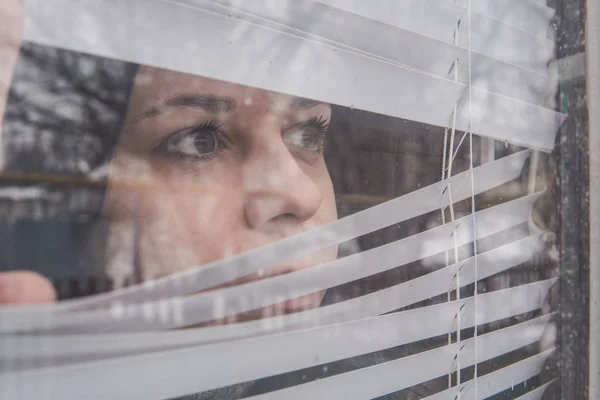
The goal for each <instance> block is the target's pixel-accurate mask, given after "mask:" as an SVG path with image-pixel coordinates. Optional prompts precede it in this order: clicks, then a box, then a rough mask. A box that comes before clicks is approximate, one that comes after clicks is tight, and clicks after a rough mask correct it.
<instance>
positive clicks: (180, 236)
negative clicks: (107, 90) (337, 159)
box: [105, 67, 337, 312]
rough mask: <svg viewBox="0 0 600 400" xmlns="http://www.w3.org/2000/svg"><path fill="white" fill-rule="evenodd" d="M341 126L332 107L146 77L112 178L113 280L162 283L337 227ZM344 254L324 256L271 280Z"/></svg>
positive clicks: (186, 78)
mask: <svg viewBox="0 0 600 400" xmlns="http://www.w3.org/2000/svg"><path fill="white" fill-rule="evenodd" d="M330 117H331V108H330V106H329V105H328V104H324V103H320V102H315V101H312V100H307V99H301V98H295V97H292V96H288V95H283V94H277V93H272V92H268V91H264V90H259V89H253V88H249V87H245V86H241V85H236V84H232V83H226V82H221V81H216V80H212V79H207V78H202V77H198V76H192V75H186V74H182V73H176V72H172V71H166V70H161V69H156V68H147V67H144V68H141V69H140V71H139V72H138V75H137V77H136V79H135V83H134V87H133V91H132V94H131V97H130V101H129V106H128V112H127V117H126V122H125V126H124V129H123V132H122V135H121V139H120V143H119V145H118V147H117V152H116V155H115V159H114V162H113V165H112V167H111V172H110V184H109V192H108V193H109V194H108V198H107V202H106V208H105V214H106V216H107V218H109V219H110V221H111V232H110V235H109V247H108V248H109V250H108V251H109V257H110V261H109V267H108V268H109V271H108V272H109V274H111V275H113V277H116V278H117V279H119V277H120V276H121V277H122V276H123V275H124V274H130V273H132V271H125V270H124V266H131V265H136V266H137V274H138V279H142V280H149V279H155V278H158V277H161V276H165V275H169V274H173V273H176V272H179V271H182V270H184V269H186V268H190V267H194V266H198V265H203V264H206V263H209V262H211V261H214V260H218V259H221V258H226V257H230V256H232V255H234V254H238V253H241V252H244V251H247V250H250V249H253V248H256V247H259V246H263V245H265V244H268V243H271V242H274V241H277V240H279V239H282V238H284V237H287V236H290V235H294V234H296V233H299V232H302V231H306V230H309V229H311V228H314V227H317V226H320V225H323V224H326V223H328V222H330V221H333V220H335V219H336V218H337V214H336V207H335V199H334V193H333V187H332V183H331V179H330V177H329V173H328V171H327V167H326V165H325V161H324V159H323V141H324V137H325V135H326V134H327V126H328V123H329V120H330ZM336 254H337V248H329V249H325V250H323V251H321V252H318V253H315V254H312V255H309V256H306V257H302V258H299V259H295V260H288V261H287V262H285V263H283V264H281V265H277V266H275V267H272V268H269V269H267V270H265V271H264V273H263V274H261V276H270V275H274V274H281V273H287V272H290V271H293V270H298V269H302V268H307V267H310V266H313V265H316V264H320V263H323V262H326V261H329V260H332V259H334V258H335V257H336ZM257 278H258V277H250V278H246V279H244V281H246V280H248V279H257ZM235 283H239V281H238V282H234V283H233V284H235ZM321 297H322V293H316V294H314V295H312V296H307V297H305V298H302V299H298V300H295V301H289V302H286V303H284V304H282V305H279V306H278V307H279V308H283V309H282V310H279V311H282V312H290V311H295V310H298V309H303V308H308V307H315V306H317V305H318V303H319V302H320V300H321Z"/></svg>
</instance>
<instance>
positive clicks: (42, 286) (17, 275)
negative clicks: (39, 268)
mask: <svg viewBox="0 0 600 400" xmlns="http://www.w3.org/2000/svg"><path fill="white" fill-rule="evenodd" d="M54 300H56V292H55V291H54V287H53V286H52V283H50V281H49V280H48V279H46V278H44V277H43V276H41V275H39V274H36V273H35V272H29V271H11V272H0V306H2V305H8V304H35V303H49V302H53V301H54Z"/></svg>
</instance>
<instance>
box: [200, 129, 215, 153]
mask: <svg viewBox="0 0 600 400" xmlns="http://www.w3.org/2000/svg"><path fill="white" fill-rule="evenodd" d="M194 147H196V150H198V153H200V154H209V153H212V152H214V151H215V150H216V149H217V139H216V138H215V135H213V134H212V133H205V134H197V135H196V136H195V137H194Z"/></svg>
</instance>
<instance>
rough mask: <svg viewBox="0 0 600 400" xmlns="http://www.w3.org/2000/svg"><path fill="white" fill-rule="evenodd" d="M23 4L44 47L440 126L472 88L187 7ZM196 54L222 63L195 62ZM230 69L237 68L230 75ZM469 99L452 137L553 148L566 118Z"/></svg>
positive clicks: (30, 33)
mask: <svg viewBox="0 0 600 400" xmlns="http://www.w3.org/2000/svg"><path fill="white" fill-rule="evenodd" d="M26 5H27V14H26V16H27V18H26V24H25V33H24V35H25V38H26V39H27V40H30V41H33V42H36V43H40V44H46V45H53V46H59V47H64V48H67V49H71V50H75V51H83V52H90V51H93V52H94V54H98V55H101V56H106V57H110V58H116V59H122V60H132V61H135V62H138V63H141V64H145V65H151V66H157V67H162V68H167V69H172V70H176V71H182V72H188V73H193V74H197V75H202V76H206V77H210V78H215V79H220V80H225V81H230V82H235V83H240V84H244V85H249V86H254V87H259V88H263V89H267V90H272V91H275V92H282V93H288V94H291V95H295V96H299V97H306V98H311V99H317V100H321V101H324V102H328V103H332V104H339V105H343V106H348V107H355V108H358V109H362V110H365V111H370V112H376V113H379V114H386V115H390V116H394V117H399V118H406V119H410V120H414V121H418V122H423V123H427V124H432V125H437V126H442V127H446V126H448V125H449V121H451V120H452V118H451V113H452V111H453V110H454V107H455V105H456V104H457V103H460V104H461V106H462V105H464V104H465V103H467V101H466V98H467V97H468V96H467V92H469V90H468V87H467V86H466V85H464V84H461V83H455V82H453V81H451V80H448V79H442V78H439V77H436V76H433V75H431V74H427V73H423V72H419V71H416V70H414V69H412V68H408V67H403V66H399V65H395V64H391V63H388V62H384V61H382V60H380V59H376V58H373V57H367V56H365V55H364V54H358V53H356V52H352V51H348V50H345V49H340V48H336V47H333V46H330V45H328V44H326V43H319V42H316V41H311V40H306V39H303V38H301V37H298V36H293V35H289V34H286V33H282V32H278V31H275V30H273V29H270V28H269V27H263V26H259V25H256V24H253V23H248V22H245V21H240V20H238V19H235V18H230V17H229V16H223V15H219V14H216V13H214V12H209V11H206V10H201V9H198V8H191V7H187V6H184V5H182V4H177V3H164V2H162V1H159V0H151V1H150V0H131V1H128V2H121V1H117V0H82V1H79V2H75V3H73V2H71V1H68V0H55V1H53V2H52V3H49V2H46V1H40V0H32V1H30V2H27V4H26ZM115 21H119V24H115ZM172 26H177V27H178V29H177V30H173V29H171V28H172ZM56 27H62V28H63V29H56ZM73 32H77V34H76V35H74V34H73ZM182 37H185V38H186V40H185V42H182V41H181V38H182ZM99 38H102V40H99ZM200 49H201V50H200ZM194 50H196V51H197V52H198V53H200V52H201V54H219V57H199V56H194V57H191V56H190V51H192V52H193V51H194ZM228 65H229V66H230V65H235V66H236V67H235V68H224V66H228ZM307 71H310V73H307ZM367 71H368V72H367ZM471 91H472V94H473V95H472V101H473V104H472V109H473V111H474V112H473V118H472V119H471V118H470V117H469V114H470V113H468V112H467V111H468V109H463V112H461V113H459V115H458V117H457V120H456V125H455V127H456V129H458V130H460V131H467V130H469V128H470V127H471V129H472V131H473V132H474V133H476V134H478V135H484V136H488V137H492V138H494V139H498V140H502V141H505V140H506V141H509V142H512V143H515V144H519V145H524V146H526V147H531V148H536V149H539V150H543V151H550V150H551V149H552V147H553V144H554V136H555V133H556V130H557V128H558V126H559V124H560V123H561V121H562V120H563V119H564V116H562V115H561V114H559V113H556V112H554V111H552V110H549V109H546V108H543V107H539V106H535V105H533V104H530V103H525V102H522V101H518V100H514V99H510V98H508V97H505V96H502V95H497V94H493V93H490V92H487V91H484V90H481V89H478V88H472V90H471ZM461 99H463V101H461ZM514 115H519V116H520V118H512V116H514Z"/></svg>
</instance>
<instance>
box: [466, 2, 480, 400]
mask: <svg viewBox="0 0 600 400" xmlns="http://www.w3.org/2000/svg"><path fill="white" fill-rule="evenodd" d="M467 35H468V37H467V59H468V79H469V82H468V85H469V86H468V88H469V125H468V126H469V129H468V132H469V153H470V154H469V171H470V174H469V175H470V177H471V212H472V215H473V218H472V223H473V257H474V264H475V284H474V293H473V297H474V303H475V328H474V332H473V341H474V342H475V360H474V364H473V381H474V384H475V399H477V398H479V396H478V395H479V393H478V389H479V387H478V385H477V383H478V381H477V374H478V359H479V358H478V352H477V348H478V346H477V337H478V335H477V330H478V329H477V328H478V326H479V321H478V319H479V318H478V316H479V313H478V308H477V292H478V290H479V287H478V286H479V285H478V281H479V265H478V261H477V240H476V239H475V238H476V237H477V224H476V221H475V218H476V217H475V178H474V173H473V131H472V129H471V127H472V118H473V102H472V94H473V85H472V83H473V82H472V59H471V0H467Z"/></svg>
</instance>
